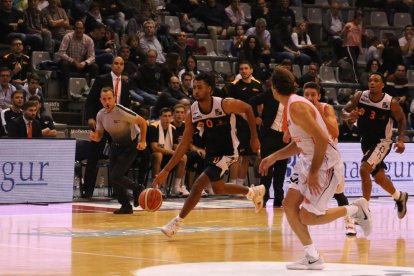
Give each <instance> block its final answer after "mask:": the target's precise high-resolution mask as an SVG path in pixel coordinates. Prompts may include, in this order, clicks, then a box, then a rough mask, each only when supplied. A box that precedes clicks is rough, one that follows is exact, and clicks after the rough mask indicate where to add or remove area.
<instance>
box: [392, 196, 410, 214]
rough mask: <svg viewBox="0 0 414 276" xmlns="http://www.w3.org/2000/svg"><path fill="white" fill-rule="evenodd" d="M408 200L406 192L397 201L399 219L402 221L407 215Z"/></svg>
mask: <svg viewBox="0 0 414 276" xmlns="http://www.w3.org/2000/svg"><path fill="white" fill-rule="evenodd" d="M407 200H408V194H407V193H406V192H401V193H400V198H399V199H398V200H395V206H397V209H398V218H400V219H402V218H404V217H405V214H407Z"/></svg>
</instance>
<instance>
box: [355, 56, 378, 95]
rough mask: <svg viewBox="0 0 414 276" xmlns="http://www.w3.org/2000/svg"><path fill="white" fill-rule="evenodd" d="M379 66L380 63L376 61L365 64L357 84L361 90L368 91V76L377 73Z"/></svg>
mask: <svg viewBox="0 0 414 276" xmlns="http://www.w3.org/2000/svg"><path fill="white" fill-rule="evenodd" d="M380 66H381V63H380V61H379V60H378V59H372V60H371V61H369V62H368V63H367V66H366V67H365V70H364V72H362V74H361V76H360V77H359V84H360V85H361V89H362V90H366V89H368V82H369V76H370V75H371V74H372V73H376V72H378V71H379V69H380Z"/></svg>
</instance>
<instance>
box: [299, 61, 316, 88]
mask: <svg viewBox="0 0 414 276" xmlns="http://www.w3.org/2000/svg"><path fill="white" fill-rule="evenodd" d="M307 82H315V83H316V84H317V85H320V82H321V78H320V76H319V64H317V63H315V62H312V63H311V64H309V70H308V72H306V73H305V74H302V76H301V77H300V78H298V80H297V84H298V85H299V87H300V88H303V86H304V85H305V83H307ZM321 91H322V87H321Z"/></svg>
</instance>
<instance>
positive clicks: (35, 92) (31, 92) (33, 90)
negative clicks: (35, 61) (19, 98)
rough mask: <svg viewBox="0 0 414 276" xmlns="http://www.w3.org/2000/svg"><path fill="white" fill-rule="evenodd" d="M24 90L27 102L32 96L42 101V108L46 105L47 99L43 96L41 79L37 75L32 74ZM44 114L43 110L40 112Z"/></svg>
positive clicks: (29, 75)
mask: <svg viewBox="0 0 414 276" xmlns="http://www.w3.org/2000/svg"><path fill="white" fill-rule="evenodd" d="M23 90H24V91H25V92H26V95H25V101H28V100H29V98H30V97H31V96H37V97H39V99H40V103H41V105H40V106H41V107H43V105H44V103H45V97H44V96H43V92H42V87H41V86H40V77H39V75H38V74H36V73H30V74H28V77H27V83H26V84H25V85H24V86H23ZM39 111H40V112H41V113H42V112H43V108H40V110H39Z"/></svg>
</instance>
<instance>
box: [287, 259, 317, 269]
mask: <svg viewBox="0 0 414 276" xmlns="http://www.w3.org/2000/svg"><path fill="white" fill-rule="evenodd" d="M324 267H325V261H324V260H323V258H322V256H319V258H318V259H314V258H312V257H310V256H308V255H306V256H305V257H304V258H303V259H300V260H299V261H297V262H294V263H291V264H287V265H286V268H287V269H290V270H322V269H324Z"/></svg>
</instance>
